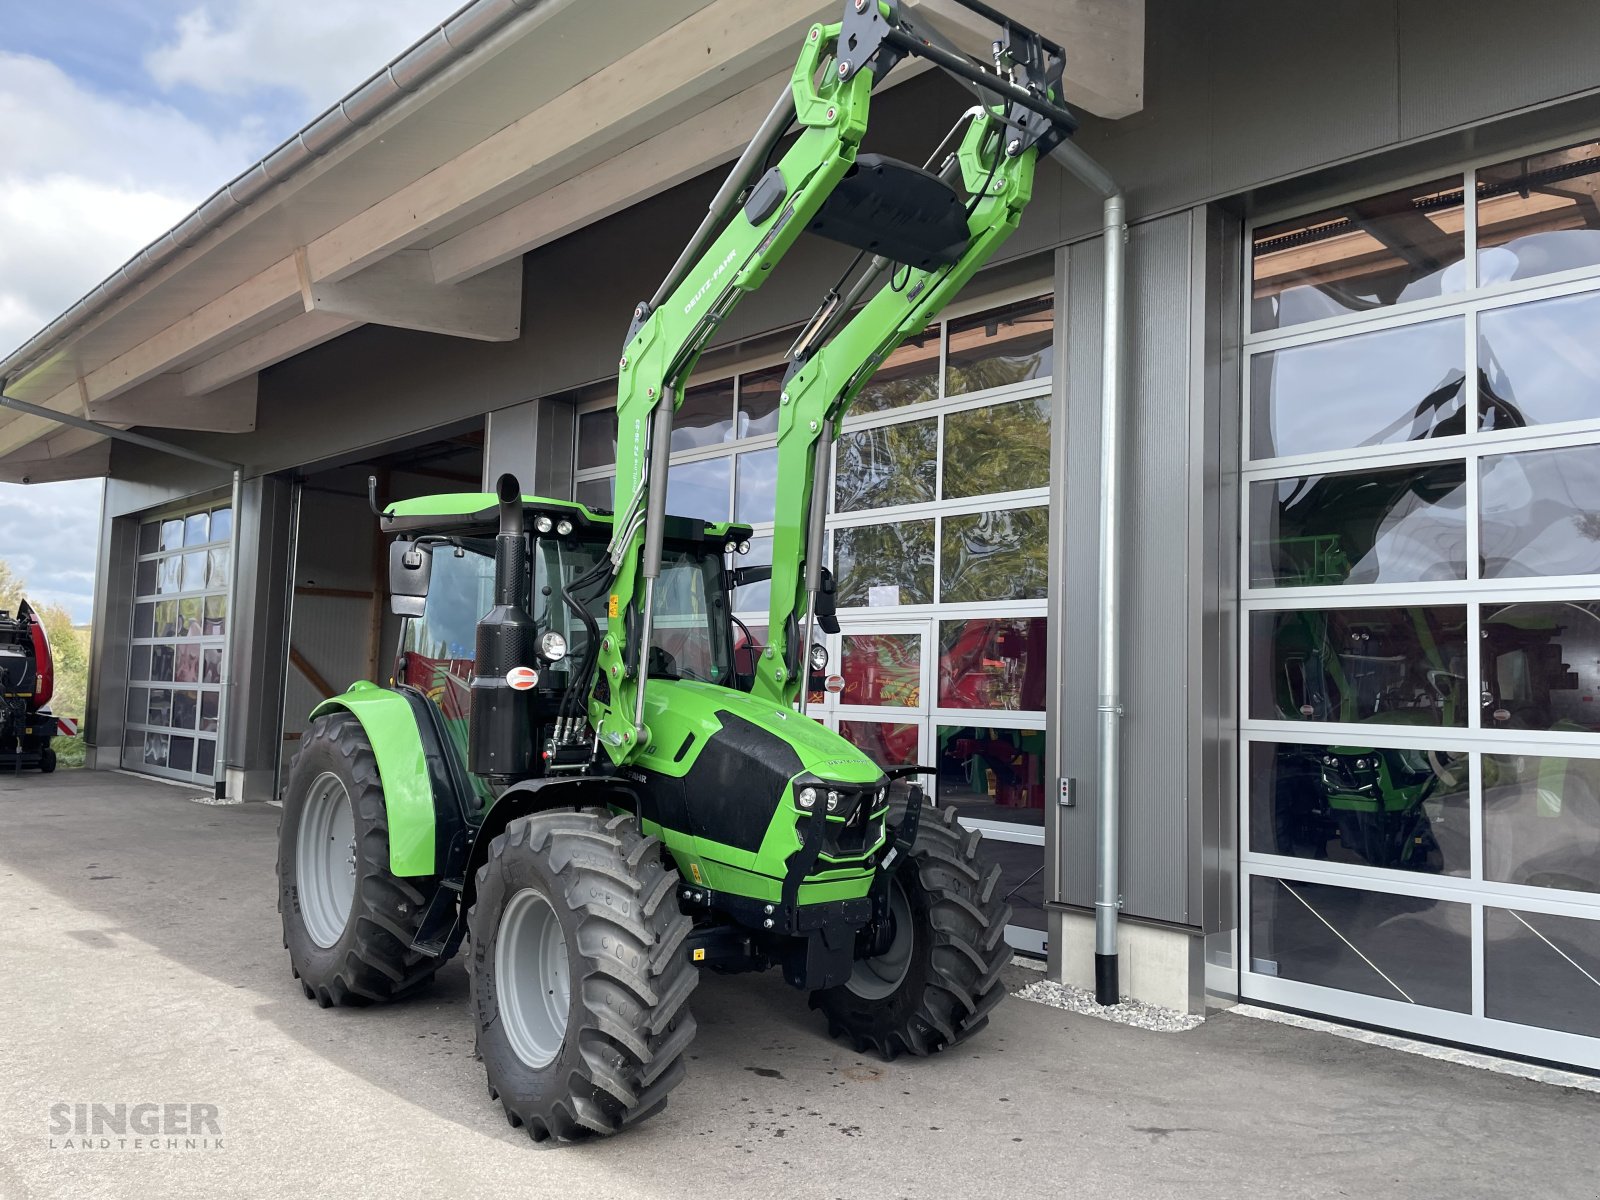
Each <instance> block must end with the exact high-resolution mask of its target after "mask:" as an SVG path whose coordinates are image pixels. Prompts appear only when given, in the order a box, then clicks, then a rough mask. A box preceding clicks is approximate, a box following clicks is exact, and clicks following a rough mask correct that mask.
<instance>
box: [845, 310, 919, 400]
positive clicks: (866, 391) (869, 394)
mask: <svg viewBox="0 0 1600 1200" xmlns="http://www.w3.org/2000/svg"><path fill="white" fill-rule="evenodd" d="M938 398H939V327H938V326H937V325H935V326H934V327H933V328H931V329H926V330H924V331H923V332H922V333H919V334H918V335H917V336H916V337H914V338H912V339H911V340H910V341H908V342H906V343H905V344H904V345H903V346H900V347H899V348H898V349H896V350H895V352H894V353H893V354H891V355H889V357H888V358H887V359H885V360H884V362H883V365H882V366H880V367H879V368H878V369H877V370H876V371H874V372H873V373H872V378H871V379H869V380H868V381H867V382H866V384H865V385H863V386H862V388H861V390H860V391H859V392H857V393H856V398H855V401H854V403H852V404H851V406H850V411H851V412H853V413H870V412H883V411H884V410H885V409H890V408H899V407H901V406H902V405H905V404H918V403H920V402H921V401H923V400H937V399H938Z"/></svg>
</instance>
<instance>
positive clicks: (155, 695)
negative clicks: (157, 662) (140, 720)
mask: <svg viewBox="0 0 1600 1200" xmlns="http://www.w3.org/2000/svg"><path fill="white" fill-rule="evenodd" d="M148 723H149V724H151V725H171V724H172V689H171V688H151V689H150V715H149V721H148Z"/></svg>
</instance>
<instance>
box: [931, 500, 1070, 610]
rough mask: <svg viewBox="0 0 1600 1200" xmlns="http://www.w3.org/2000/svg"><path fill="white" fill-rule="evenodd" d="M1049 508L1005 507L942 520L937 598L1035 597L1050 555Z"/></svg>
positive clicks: (1041, 591) (959, 601) (1040, 594)
mask: <svg viewBox="0 0 1600 1200" xmlns="http://www.w3.org/2000/svg"><path fill="white" fill-rule="evenodd" d="M1049 527H1050V513H1049V510H1048V509H1044V508H1004V509H999V510H997V511H994V512H984V513H970V514H968V515H965V516H959V517H946V518H945V519H944V541H943V544H942V546H941V549H940V552H939V558H940V591H939V597H940V599H941V600H943V601H944V602H945V603H947V604H962V603H968V602H971V601H978V600H1037V599H1040V598H1042V597H1043V596H1044V594H1045V587H1046V576H1047V574H1048V567H1049V557H1050V540H1049Z"/></svg>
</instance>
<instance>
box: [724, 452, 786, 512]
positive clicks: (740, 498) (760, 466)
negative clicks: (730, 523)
mask: <svg viewBox="0 0 1600 1200" xmlns="http://www.w3.org/2000/svg"><path fill="white" fill-rule="evenodd" d="M777 511H778V452H777V450H776V449H773V450H756V451H754V452H752V453H750V454H741V455H739V473H738V477H737V482H736V486H735V491H734V498H733V519H734V520H735V521H742V522H744V523H745V524H747V525H759V524H761V523H762V522H764V521H771V520H772V519H773V518H774V517H775V516H776V515H777Z"/></svg>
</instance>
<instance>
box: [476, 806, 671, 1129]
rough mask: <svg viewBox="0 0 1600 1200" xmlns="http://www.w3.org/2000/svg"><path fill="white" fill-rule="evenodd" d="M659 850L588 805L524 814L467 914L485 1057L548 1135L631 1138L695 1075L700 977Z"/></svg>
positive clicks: (496, 1079) (515, 1103)
mask: <svg viewBox="0 0 1600 1200" xmlns="http://www.w3.org/2000/svg"><path fill="white" fill-rule="evenodd" d="M659 846H660V843H659V842H657V840H656V839H655V838H653V837H645V836H643V835H642V834H640V833H639V830H638V827H637V826H636V824H635V823H634V819H633V818H632V817H630V816H611V815H609V814H606V813H600V812H589V811H584V812H570V811H558V812H547V813H537V814H534V815H532V816H527V817H518V818H517V819H516V820H514V821H512V822H511V823H510V824H509V825H507V826H506V830H505V832H504V833H502V834H501V835H500V836H498V837H496V838H495V839H494V841H492V842H491V843H490V844H489V857H488V861H487V862H485V863H484V865H483V866H482V867H481V868H480V869H479V871H478V876H477V898H476V900H475V902H474V904H473V906H472V908H471V909H470V910H469V911H468V913H467V924H468V928H469V929H470V931H471V935H472V1011H473V1017H474V1020H475V1022H476V1026H477V1042H478V1054H479V1056H480V1057H481V1058H482V1059H483V1065H484V1069H485V1070H486V1071H487V1073H488V1077H489V1096H490V1098H491V1099H496V1100H499V1101H500V1104H501V1105H502V1107H503V1108H504V1109H505V1114H506V1120H507V1121H509V1122H510V1123H511V1125H512V1126H514V1127H519V1126H520V1127H525V1128H526V1129H527V1131H528V1134H529V1136H530V1137H532V1138H533V1140H534V1141H536V1142H542V1141H544V1140H545V1139H546V1138H550V1137H554V1138H557V1139H559V1140H562V1141H569V1140H576V1139H578V1138H584V1137H589V1136H594V1135H598V1136H606V1135H609V1134H613V1133H618V1132H620V1131H621V1130H622V1129H624V1128H626V1127H627V1126H629V1125H632V1124H635V1123H637V1122H639V1121H642V1120H644V1119H645V1118H646V1117H649V1116H651V1115H653V1114H654V1113H656V1112H659V1111H660V1110H661V1108H662V1107H663V1106H665V1104H666V1102H667V1093H668V1092H670V1091H671V1090H672V1089H673V1088H674V1087H676V1086H677V1085H678V1084H679V1083H680V1082H682V1080H683V1076H684V1064H683V1053H684V1051H685V1050H686V1049H687V1048H688V1045H689V1043H690V1041H691V1040H692V1039H693V1038H694V1032H695V1023H694V1017H693V1016H692V1015H691V1013H690V1012H689V1008H688V1003H687V1002H688V998H689V993H690V992H692V991H693V990H694V987H695V984H696V983H697V982H698V981H699V975H698V972H697V971H696V969H695V966H694V964H693V963H692V962H690V961H689V959H688V955H687V954H686V953H685V952H684V950H683V939H684V937H685V936H686V935H687V934H688V932H689V929H690V924H691V922H690V920H689V918H688V917H686V916H684V915H683V913H682V912H680V911H679V909H678V904H677V898H676V893H677V884H678V874H677V872H676V871H674V870H673V869H672V868H671V867H670V866H668V865H666V864H665V863H663V861H662V856H661V853H660V849H659Z"/></svg>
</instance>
